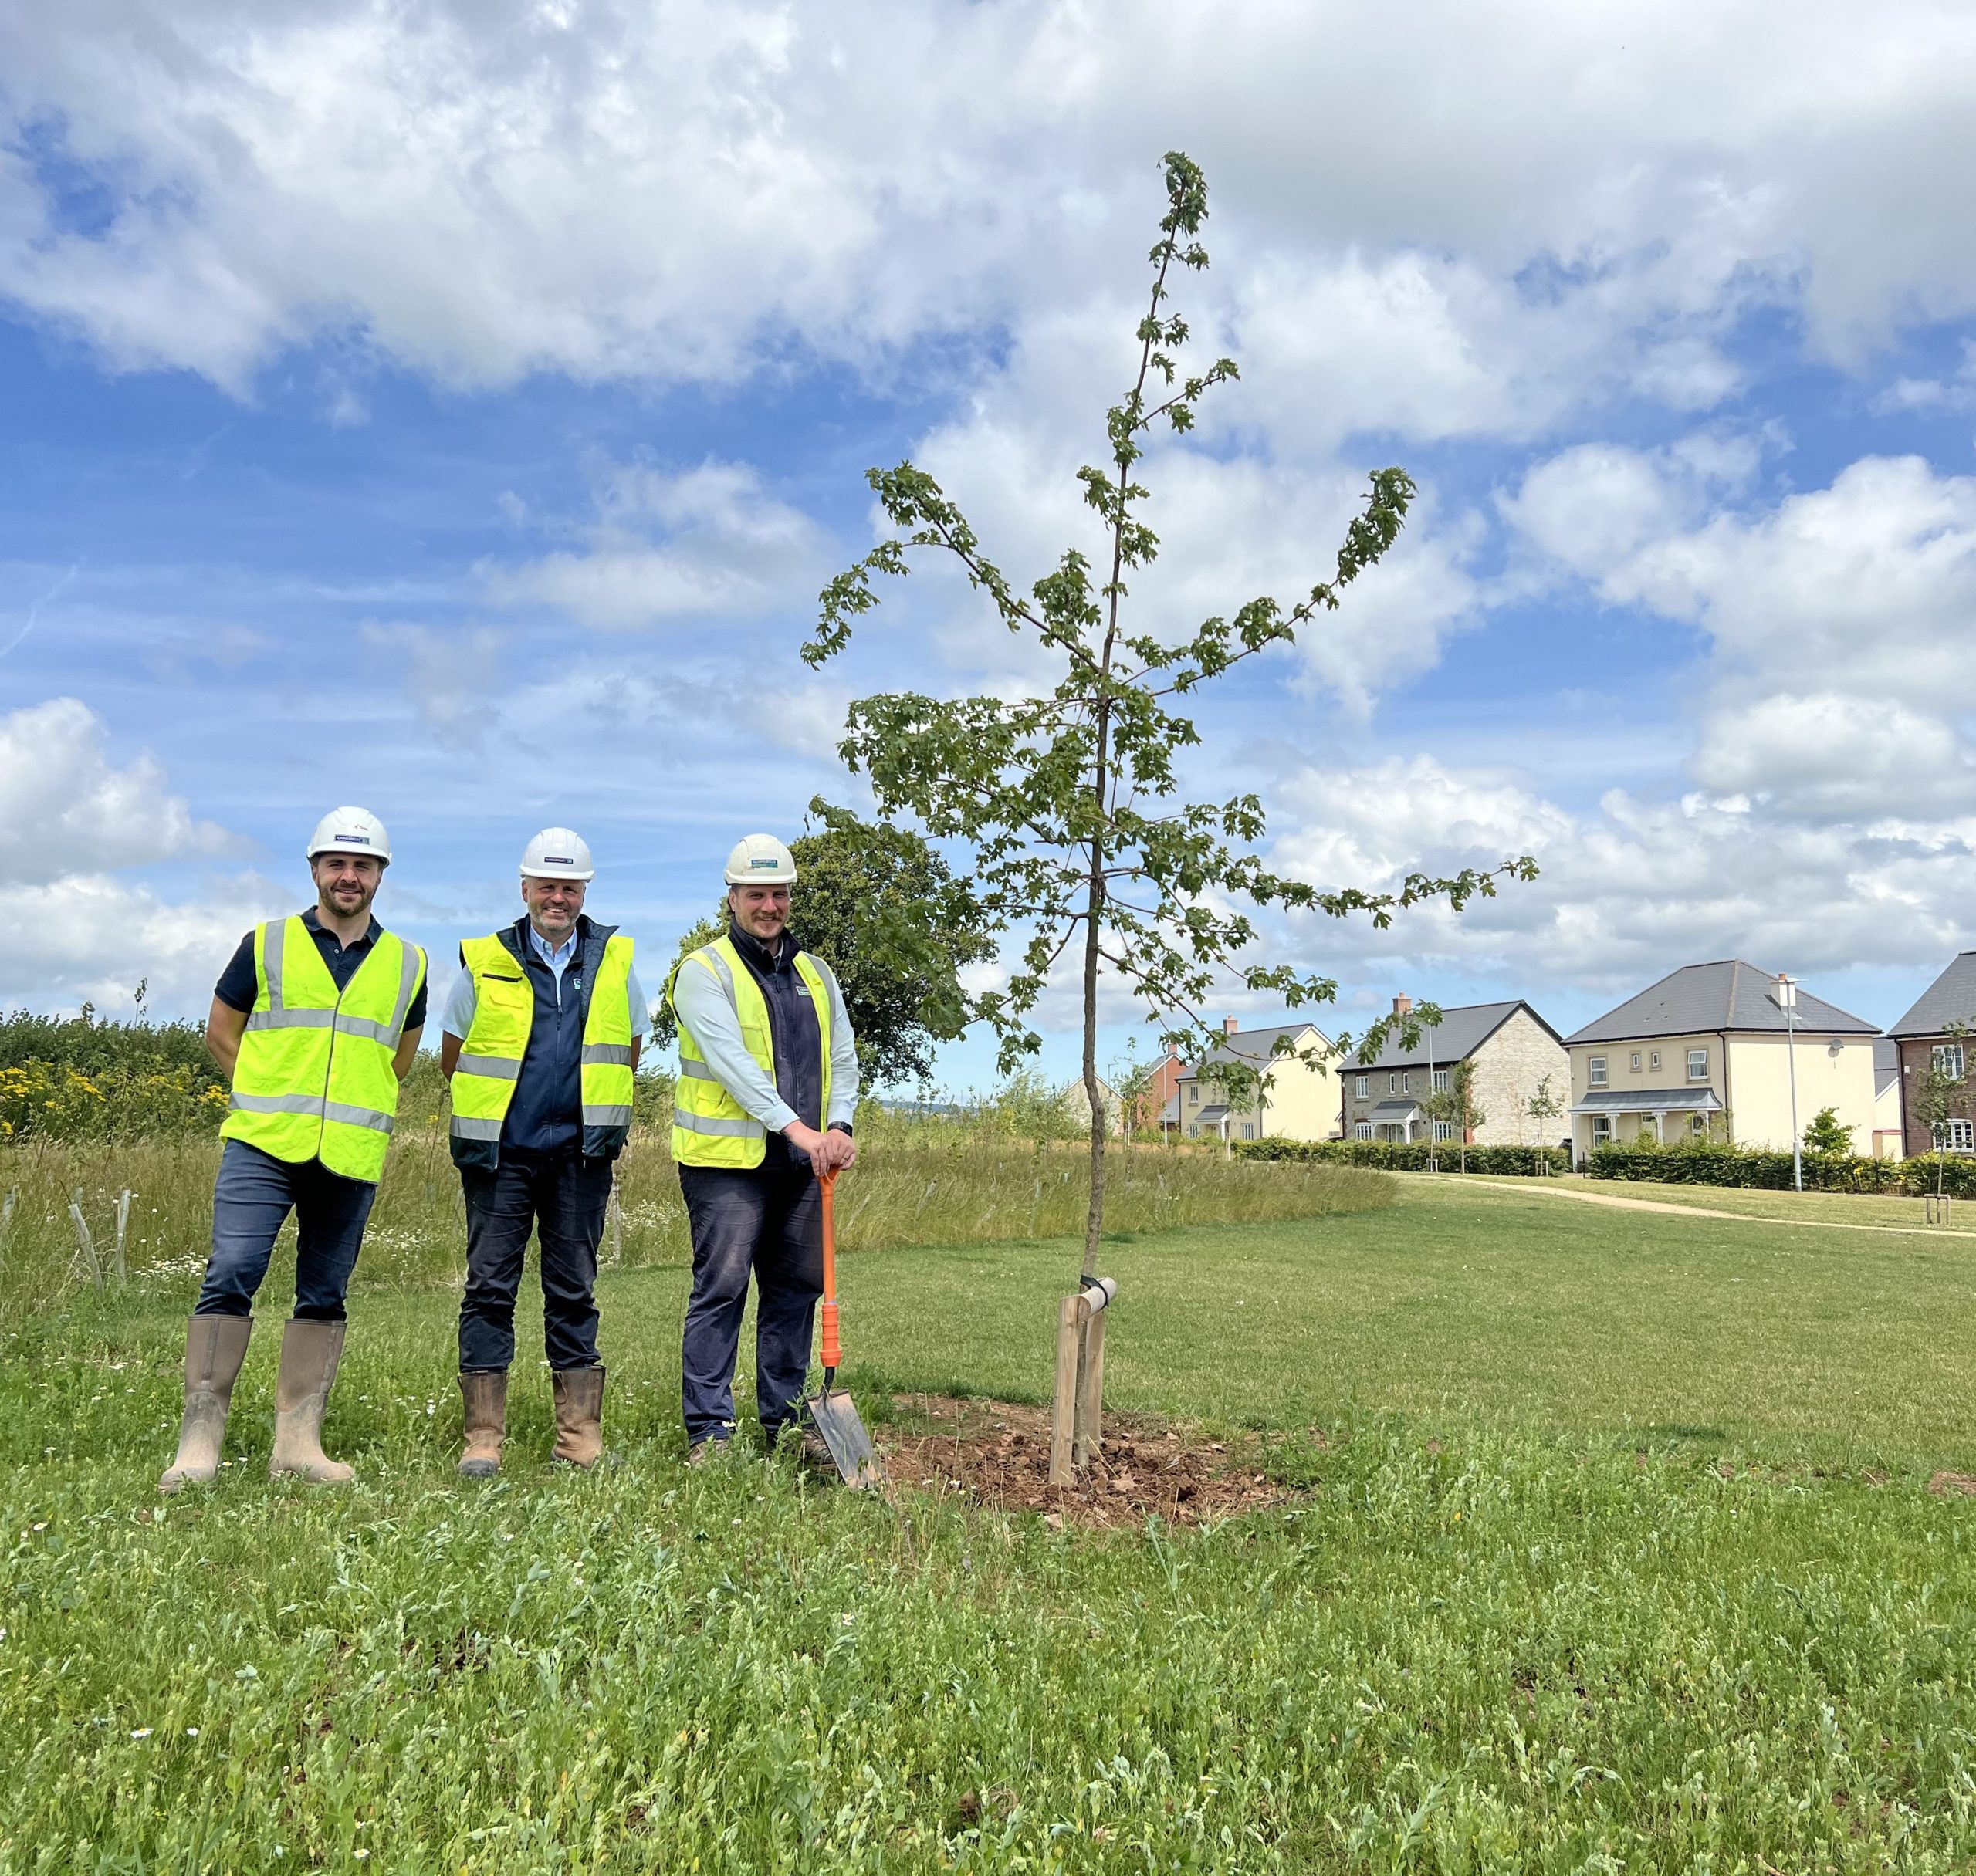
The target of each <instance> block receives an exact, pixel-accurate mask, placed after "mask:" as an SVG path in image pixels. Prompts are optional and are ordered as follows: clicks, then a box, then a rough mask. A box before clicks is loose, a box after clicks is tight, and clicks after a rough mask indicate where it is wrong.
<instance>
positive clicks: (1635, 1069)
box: [1633, 1049, 1639, 1075]
mask: <svg viewBox="0 0 1976 1876" xmlns="http://www.w3.org/2000/svg"><path fill="white" fill-rule="evenodd" d="M1633 1073H1635V1074H1636V1075H1637V1074H1638V1073H1639V1050H1637V1049H1636V1050H1634V1051H1633Z"/></svg>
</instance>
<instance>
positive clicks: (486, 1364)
mask: <svg viewBox="0 0 1976 1876" xmlns="http://www.w3.org/2000/svg"><path fill="white" fill-rule="evenodd" d="M460 1185H461V1188H462V1191H463V1192H465V1197H466V1294H465V1296H462V1298H461V1299H460V1372H461V1373H462V1374H487V1373H489V1372H491V1371H494V1370H496V1369H499V1370H502V1371H506V1368H507V1367H508V1365H509V1364H510V1363H511V1362H512V1361H513V1360H514V1358H515V1295H516V1292H517V1291H518V1290H519V1289H520V1288H521V1283H522V1254H523V1252H525V1251H526V1249H528V1239H529V1233H530V1231H531V1230H533V1231H534V1232H536V1235H538V1237H539V1238H540V1240H541V1244H542V1333H543V1343H544V1344H545V1345H546V1348H547V1351H548V1355H549V1365H550V1367H552V1368H594V1367H597V1298H596V1290H597V1244H598V1242H599V1241H600V1240H601V1239H602V1238H603V1235H604V1208H605V1207H606V1206H607V1205H609V1203H610V1202H611V1161H608V1160H607V1159H584V1158H582V1157H581V1156H580V1154H574V1153H530V1152H526V1151H523V1150H521V1149H520V1148H515V1147H508V1146H504V1147H502V1149H501V1163H500V1164H499V1165H498V1166H497V1167H496V1168H495V1169H494V1170H493V1171H492V1172H483V1171H478V1170H475V1169H473V1168H468V1167H465V1166H462V1168H460Z"/></svg>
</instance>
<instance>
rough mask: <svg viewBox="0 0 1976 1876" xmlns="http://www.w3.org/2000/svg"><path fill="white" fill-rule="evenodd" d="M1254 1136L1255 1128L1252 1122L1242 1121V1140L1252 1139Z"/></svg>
mask: <svg viewBox="0 0 1976 1876" xmlns="http://www.w3.org/2000/svg"><path fill="white" fill-rule="evenodd" d="M1242 1137H1243V1139H1244V1140H1253V1139H1254V1138H1255V1137H1256V1130H1255V1127H1254V1124H1252V1123H1251V1122H1250V1121H1243V1123H1242Z"/></svg>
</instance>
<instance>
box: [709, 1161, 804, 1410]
mask: <svg viewBox="0 0 1976 1876" xmlns="http://www.w3.org/2000/svg"><path fill="white" fill-rule="evenodd" d="M679 1188H680V1190H681V1191H682V1192H684V1193H685V1197H686V1218H687V1222H688V1223H689V1225H691V1226H692V1233H693V1293H692V1297H691V1299H690V1300H689V1301H688V1303H687V1304H686V1333H685V1347H684V1348H683V1349H682V1351H681V1357H680V1369H681V1389H682V1394H683V1395H684V1405H685V1415H686V1442H687V1444H688V1445H699V1442H701V1441H702V1440H703V1439H726V1438H729V1437H730V1436H731V1435H733V1432H734V1357H735V1355H736V1353H737V1352H738V1351H739V1348H740V1346H741V1313H742V1311H743V1310H744V1309H745V1308H746V1306H747V1302H748V1277H749V1273H750V1272H751V1271H752V1272H753V1275H754V1279H755V1289H756V1297H755V1405H756V1411H758V1412H759V1413H760V1415H761V1421H762V1428H763V1432H766V1434H767V1435H768V1436H769V1437H770V1439H773V1438H774V1437H775V1435H777V1432H780V1430H781V1428H782V1427H783V1425H784V1424H785V1423H786V1422H787V1421H790V1419H792V1418H794V1416H795V1414H796V1411H797V1406H798V1404H800V1401H801V1400H802V1398H803V1379H804V1376H805V1375H806V1374H807V1373H808V1372H809V1368H810V1332H811V1328H812V1325H813V1323H814V1321H815V1318H816V1310H817V1298H818V1297H819V1296H821V1295H822V1294H823V1293H824V1229H823V1225H824V1214H823V1204H822V1200H821V1189H822V1188H821V1187H819V1186H818V1185H817V1181H816V1178H815V1175H814V1174H812V1173H811V1172H810V1171H809V1169H808V1168H807V1167H805V1168H803V1169H802V1170H801V1171H796V1170H793V1169H791V1168H783V1169H781V1170H776V1169H772V1168H762V1169H760V1170H759V1171H753V1172H735V1171H729V1170H728V1169H726V1168H724V1167H714V1166H682V1167H681V1168H679Z"/></svg>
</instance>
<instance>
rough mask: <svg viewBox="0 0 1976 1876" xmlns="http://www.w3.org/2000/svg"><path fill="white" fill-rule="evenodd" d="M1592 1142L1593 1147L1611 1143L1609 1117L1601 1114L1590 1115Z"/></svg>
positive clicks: (1605, 1145) (1607, 1145)
mask: <svg viewBox="0 0 1976 1876" xmlns="http://www.w3.org/2000/svg"><path fill="white" fill-rule="evenodd" d="M1611 1144H1612V1121H1611V1118H1610V1117H1609V1116H1607V1115H1605V1114H1594V1115H1593V1116H1592V1145H1593V1146H1594V1147H1609V1146H1610V1145H1611Z"/></svg>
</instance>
